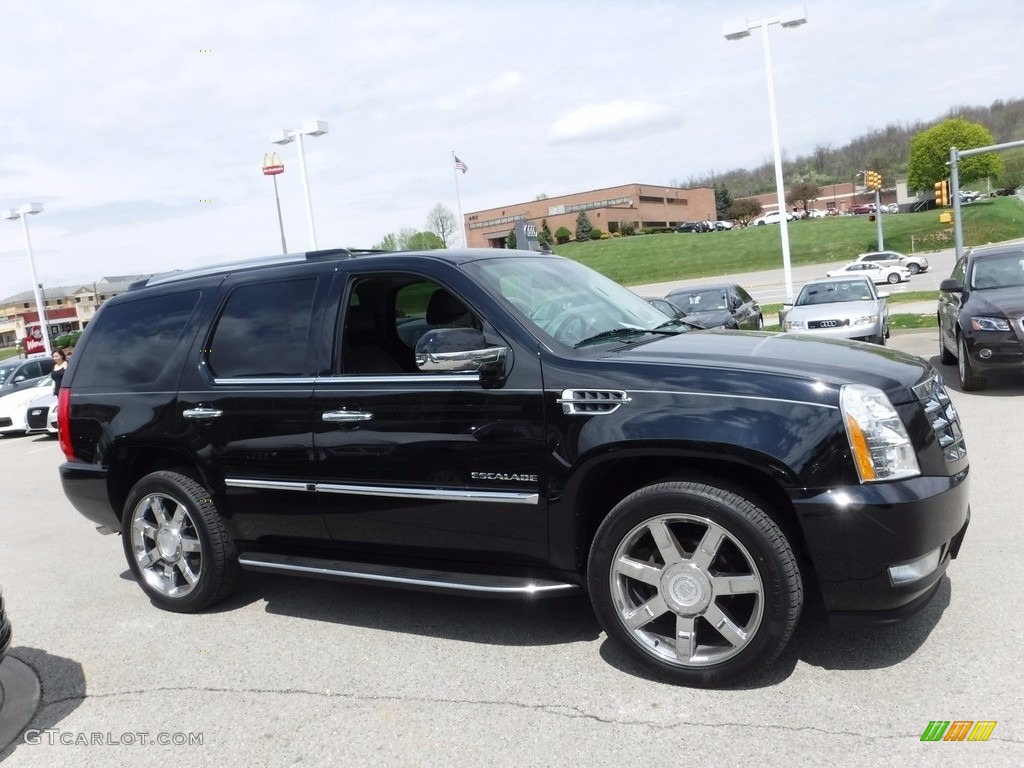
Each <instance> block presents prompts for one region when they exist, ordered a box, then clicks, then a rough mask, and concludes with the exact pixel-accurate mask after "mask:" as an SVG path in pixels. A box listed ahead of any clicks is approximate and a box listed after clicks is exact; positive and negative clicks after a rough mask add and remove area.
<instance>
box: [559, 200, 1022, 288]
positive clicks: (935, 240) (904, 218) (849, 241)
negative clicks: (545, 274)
mask: <svg viewBox="0 0 1024 768" xmlns="http://www.w3.org/2000/svg"><path fill="white" fill-rule="evenodd" d="M961 210H962V211H963V222H964V245H965V246H971V245H982V244H985V243H991V242H999V241H1002V240H1011V239H1014V238H1018V237H1024V204H1022V202H1021V200H1019V199H1018V198H1017V197H999V198H994V199H991V200H979V201H978V202H976V203H971V204H970V205H965V206H963V207H962V208H961ZM882 224H883V235H884V240H885V247H886V248H890V249H893V250H897V251H903V252H904V253H911V252H921V251H936V250H942V249H945V248H952V247H953V228H952V227H951V226H950V225H947V224H940V223H939V212H938V211H934V210H933V211H926V212H923V213H901V214H892V215H885V216H883V219H882ZM595 226H600V224H596V223H595ZM789 243H790V257H791V260H792V263H793V265H794V266H796V265H800V264H820V263H825V262H830V261H852V260H853V259H854V258H855V257H856V256H857V254H858V253H862V252H864V251H870V250H874V249H875V245H876V224H875V222H873V221H869V220H868V217H867V216H839V217H834V218H828V219H804V220H802V221H795V222H791V223H790V225H789ZM554 250H555V253H557V254H559V255H561V256H565V257H567V258H570V259H573V260H574V261H579V262H582V263H583V264H586V265H588V266H590V267H592V268H593V269H596V270H597V271H598V272H601V273H602V274H605V275H607V276H609V277H611V278H612V279H613V280H616V281H618V282H619V283H621V284H623V285H639V284H643V283H654V282H661V281H666V280H679V279H686V278H694V277H704V276H707V277H711V276H715V275H727V274H731V273H735V272H748V271H755V270H762V269H776V268H777V269H779V270H780V272H781V270H782V245H781V243H780V241H779V228H778V226H776V225H772V226H764V227H750V228H747V229H734V230H732V231H729V232H707V233H703V234H689V233H688V234H674V233H673V234H662V235H636V236H633V237H621V238H610V239H608V240H593V241H588V242H583V243H565V244H564V245H556V246H555V248H554Z"/></svg>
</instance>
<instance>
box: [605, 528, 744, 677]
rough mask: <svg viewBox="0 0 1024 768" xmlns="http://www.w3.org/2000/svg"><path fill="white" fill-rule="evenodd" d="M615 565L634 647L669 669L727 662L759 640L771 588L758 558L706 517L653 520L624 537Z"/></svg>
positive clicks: (615, 589) (613, 579)
mask: <svg viewBox="0 0 1024 768" xmlns="http://www.w3.org/2000/svg"><path fill="white" fill-rule="evenodd" d="M612 563H613V565H612V568H611V570H610V572H609V578H610V585H609V586H610V588H611V594H612V599H613V600H614V603H615V610H616V614H617V616H618V618H619V621H620V622H621V623H622V625H623V626H624V627H625V628H626V630H627V632H628V633H629V634H630V636H631V637H632V639H633V640H634V642H636V643H637V644H638V645H640V646H641V647H642V648H643V649H644V650H645V651H646V652H647V653H650V654H652V655H654V656H657V657H658V658H660V659H662V660H663V661H665V662H667V663H669V664H672V665H674V666H679V667H691V668H692V667H706V666H710V665H712V664H719V663H721V662H723V661H726V660H728V659H730V658H732V657H734V656H736V655H737V654H738V653H740V652H741V651H742V650H743V649H744V648H745V647H746V646H747V644H748V643H749V642H750V641H751V639H752V638H753V637H754V636H755V635H756V634H757V629H758V627H759V626H760V624H761V619H762V617H763V615H764V584H763V583H762V581H761V576H760V575H759V574H758V571H757V568H756V567H755V562H754V559H753V558H752V557H751V555H750V553H749V552H748V551H747V549H746V548H745V547H744V546H743V545H742V544H741V543H740V542H739V541H738V540H737V539H736V538H735V537H734V536H732V535H731V534H730V533H729V532H728V531H727V530H726V529H725V528H723V527H722V526H720V525H718V524H717V523H715V522H713V521H711V520H709V519H707V518H705V517H699V516H696V515H687V514H678V513H675V514H667V515H660V516H658V517H653V518H650V519H648V520H645V521H644V522H643V523H641V524H640V525H638V526H636V527H635V528H633V529H632V530H631V531H630V532H629V533H628V534H627V535H626V536H624V537H623V538H622V540H621V542H620V543H619V546H618V547H617V548H616V550H615V554H614V557H613V559H612Z"/></svg>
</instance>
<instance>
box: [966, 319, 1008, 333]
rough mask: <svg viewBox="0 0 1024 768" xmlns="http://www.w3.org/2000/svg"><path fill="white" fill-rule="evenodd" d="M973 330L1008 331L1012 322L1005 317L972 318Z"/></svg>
mask: <svg viewBox="0 0 1024 768" xmlns="http://www.w3.org/2000/svg"><path fill="white" fill-rule="evenodd" d="M971 330H973V331H1008V330H1010V321H1009V320H1007V319H1006V318H1005V317H972V318H971Z"/></svg>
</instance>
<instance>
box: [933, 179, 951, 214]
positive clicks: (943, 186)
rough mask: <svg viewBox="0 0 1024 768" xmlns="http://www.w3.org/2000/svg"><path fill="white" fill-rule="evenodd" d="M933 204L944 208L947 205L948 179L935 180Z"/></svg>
mask: <svg viewBox="0 0 1024 768" xmlns="http://www.w3.org/2000/svg"><path fill="white" fill-rule="evenodd" d="M935 204H936V205H937V206H938V207H939V208H945V207H946V206H947V205H949V180H948V179H943V180H942V181H936V182H935Z"/></svg>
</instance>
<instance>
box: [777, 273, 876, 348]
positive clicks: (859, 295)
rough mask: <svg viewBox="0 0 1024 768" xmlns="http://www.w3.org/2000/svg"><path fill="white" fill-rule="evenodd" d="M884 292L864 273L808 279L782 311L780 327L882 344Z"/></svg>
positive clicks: (786, 330)
mask: <svg viewBox="0 0 1024 768" xmlns="http://www.w3.org/2000/svg"><path fill="white" fill-rule="evenodd" d="M887 298H889V294H888V293H879V292H878V291H877V290H876V289H875V286H874V284H873V283H872V282H871V279H870V278H868V277H859V276H849V277H822V278H818V279H817V280H811V281H810V282H809V283H807V284H806V285H805V286H804V287H803V288H802V289H801V290H800V295H798V296H797V297H796V301H795V302H793V306H792V308H790V310H789V312H787V313H786V319H785V321H784V323H783V330H784V331H785V332H786V333H803V334H808V335H812V336H816V337H818V338H822V337H825V338H833V339H854V340H857V341H869V342H871V343H873V344H885V340H886V339H887V338H889V306H888V304H887V303H886V301H885V300H886V299H887Z"/></svg>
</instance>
